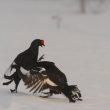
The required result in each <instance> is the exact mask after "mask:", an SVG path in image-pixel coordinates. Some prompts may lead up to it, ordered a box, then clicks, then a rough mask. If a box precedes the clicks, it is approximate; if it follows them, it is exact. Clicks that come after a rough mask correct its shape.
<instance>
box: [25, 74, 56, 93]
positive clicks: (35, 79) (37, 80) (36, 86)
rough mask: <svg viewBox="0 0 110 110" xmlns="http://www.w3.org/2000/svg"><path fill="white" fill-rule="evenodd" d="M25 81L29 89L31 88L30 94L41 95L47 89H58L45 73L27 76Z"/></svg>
mask: <svg viewBox="0 0 110 110" xmlns="http://www.w3.org/2000/svg"><path fill="white" fill-rule="evenodd" d="M23 81H24V84H25V85H26V86H27V89H28V88H30V92H33V93H36V92H38V93H39V92H41V91H43V90H45V89H49V88H51V87H57V85H56V84H55V83H54V82H53V81H51V80H50V79H49V77H48V75H47V74H44V73H36V74H28V75H25V78H24V79H23Z"/></svg>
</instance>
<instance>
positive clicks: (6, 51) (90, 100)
mask: <svg viewBox="0 0 110 110" xmlns="http://www.w3.org/2000/svg"><path fill="white" fill-rule="evenodd" d="M68 1H69V0H56V1H53V0H45V1H44V0H42V1H38V0H19V1H18V0H10V1H8V0H0V45H1V46H0V52H1V53H0V64H1V66H0V71H1V74H0V79H1V80H0V81H1V84H2V83H3V75H4V71H5V70H6V68H7V67H8V66H9V65H10V64H11V62H12V61H13V59H14V58H15V57H16V55H17V54H18V53H20V52H22V51H24V50H25V49H26V48H27V47H28V46H29V45H30V41H32V40H33V39H36V38H39V37H40V38H41V37H42V38H43V39H45V40H46V47H45V48H43V49H41V48H40V55H39V56H41V55H42V54H43V53H45V54H46V58H45V59H46V60H47V61H52V62H55V63H56V65H57V66H58V67H59V68H60V69H61V70H63V72H64V73H65V75H66V76H67V79H68V83H69V84H70V85H71V84H72V85H74V84H77V85H78V87H79V88H80V90H81V91H82V94H83V99H84V101H82V102H79V101H78V102H76V103H75V104H71V103H67V102H68V100H67V99H66V98H65V97H64V96H62V95H55V96H52V97H50V98H48V99H43V98H40V97H37V96H36V95H33V94H31V93H28V91H27V90H26V89H25V87H24V85H23V84H22V83H23V82H21V83H20V86H19V90H18V93H17V94H11V93H10V91H9V89H10V88H13V86H14V84H11V85H10V86H8V87H4V86H2V85H0V97H1V98H0V109H1V110H14V109H16V110H31V109H33V110H36V109H37V110H51V109H54V108H55V109H57V110H61V109H63V110H67V109H69V110H73V109H76V110H82V109H84V110H109V109H110V87H109V84H110V78H109V77H110V68H109V65H110V58H109V56H110V51H109V50H110V48H109V47H110V31H109V29H110V22H109V20H110V11H109V1H108V3H107V5H106V6H105V7H104V12H103V11H102V13H99V14H96V13H95V14H92V13H89V12H88V10H86V11H87V12H86V14H80V13H74V10H72V9H73V8H75V7H73V5H72V4H71V3H70V2H68ZM71 1H72V0H71ZM62 3H63V5H62ZM88 8H89V7H88ZM107 9H108V10H107ZM59 23H60V25H59Z"/></svg>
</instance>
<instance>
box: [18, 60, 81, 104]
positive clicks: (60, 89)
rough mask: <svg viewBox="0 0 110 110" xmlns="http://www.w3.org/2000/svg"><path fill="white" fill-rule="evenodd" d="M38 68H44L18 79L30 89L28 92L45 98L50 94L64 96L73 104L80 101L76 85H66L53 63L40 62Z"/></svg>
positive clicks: (65, 79)
mask: <svg viewBox="0 0 110 110" xmlns="http://www.w3.org/2000/svg"><path fill="white" fill-rule="evenodd" d="M37 66H38V67H41V68H44V69H45V70H43V71H41V72H36V73H35V74H31V71H30V73H29V72H28V73H27V74H23V73H22V72H19V73H20V77H21V78H22V80H23V81H24V84H25V85H26V86H27V88H30V92H33V93H36V92H37V93H39V92H42V93H44V94H47V96H45V97H49V96H51V95H52V94H61V93H62V94H64V95H65V96H66V97H67V98H68V99H69V101H70V102H75V101H76V100H80V101H81V100H82V99H81V92H80V90H79V89H78V87H77V86H76V85H68V83H67V78H66V76H65V74H64V73H63V72H61V71H60V70H59V69H58V68H57V67H56V66H55V64H54V63H53V62H48V61H42V62H38V63H37ZM46 89H49V90H50V92H48V93H45V92H43V91H44V90H46Z"/></svg>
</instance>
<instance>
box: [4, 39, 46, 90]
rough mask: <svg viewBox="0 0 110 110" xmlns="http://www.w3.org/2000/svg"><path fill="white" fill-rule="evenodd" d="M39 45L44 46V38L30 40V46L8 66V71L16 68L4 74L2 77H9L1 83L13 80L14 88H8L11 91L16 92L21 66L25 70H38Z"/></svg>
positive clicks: (5, 83)
mask: <svg viewBox="0 0 110 110" xmlns="http://www.w3.org/2000/svg"><path fill="white" fill-rule="evenodd" d="M39 46H41V47H42V46H45V44H44V40H41V39H35V40H34V41H32V43H31V45H30V47H29V48H28V49H27V50H25V51H24V52H22V53H20V54H19V55H18V56H17V57H16V58H15V60H14V61H13V63H12V64H11V66H10V67H9V70H10V72H11V71H12V69H16V71H15V72H14V73H13V74H12V75H11V76H7V75H4V78H5V79H9V80H10V81H8V82H4V83H3V85H8V84H10V83H11V82H13V81H14V82H15V89H14V90H12V89H10V90H11V92H17V88H18V84H19V82H20V80H21V78H20V77H19V72H20V70H21V68H22V69H24V70H26V71H31V73H33V72H34V71H39V68H37V60H38V53H39ZM41 59H43V57H41ZM41 59H40V60H41ZM16 67H17V68H16Z"/></svg>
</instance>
